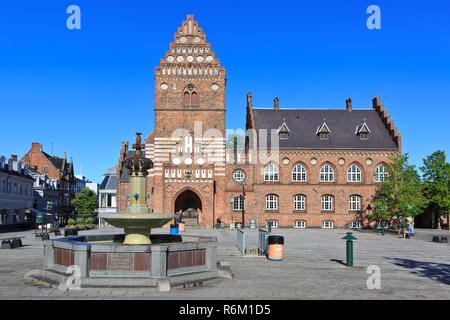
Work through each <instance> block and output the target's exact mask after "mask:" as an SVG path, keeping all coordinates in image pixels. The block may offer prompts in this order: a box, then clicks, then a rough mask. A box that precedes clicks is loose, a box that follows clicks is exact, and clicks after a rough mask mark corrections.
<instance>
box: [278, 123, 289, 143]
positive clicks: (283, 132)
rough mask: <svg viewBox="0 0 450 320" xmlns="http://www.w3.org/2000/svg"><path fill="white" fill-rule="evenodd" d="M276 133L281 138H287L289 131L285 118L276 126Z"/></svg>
mask: <svg viewBox="0 0 450 320" xmlns="http://www.w3.org/2000/svg"><path fill="white" fill-rule="evenodd" d="M277 133H278V135H279V136H280V139H281V140H287V139H288V138H289V135H290V133H291V131H290V130H289V128H288V126H287V124H286V119H283V123H282V124H281V126H280V127H279V128H278V130H277Z"/></svg>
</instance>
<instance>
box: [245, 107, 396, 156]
mask: <svg viewBox="0 0 450 320" xmlns="http://www.w3.org/2000/svg"><path fill="white" fill-rule="evenodd" d="M253 111H254V115H255V122H256V129H257V132H258V130H259V129H267V148H270V146H271V143H270V129H278V128H279V127H280V125H281V124H282V123H283V121H284V122H286V125H287V126H288V127H289V130H290V135H289V138H288V139H287V140H282V139H280V140H279V148H280V149H353V150H361V149H372V150H373V149H381V150H397V145H396V144H395V142H394V140H393V138H392V137H391V135H390V134H389V131H388V130H387V129H386V128H385V126H384V124H383V121H382V120H381V119H380V118H379V116H378V114H377V112H376V111H375V110H373V109H364V110H363V109H360V110H358V109H356V110H355V109H353V110H352V111H347V110H346V109H344V110H342V109H340V110H338V109H336V110H334V109H279V110H274V109H254V110H253ZM324 119H325V120H324ZM324 122H325V123H326V124H327V126H328V128H329V129H330V132H331V133H330V136H329V139H328V140H320V138H319V136H318V135H317V134H316V132H317V128H318V127H320V126H322V124H323V123H324ZM364 122H366V124H367V126H368V127H369V129H370V134H369V139H368V140H361V139H360V137H359V136H358V135H356V134H355V129H356V127H357V126H359V125H361V124H363V123H364ZM258 145H259V142H258Z"/></svg>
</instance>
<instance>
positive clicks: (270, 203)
mask: <svg viewBox="0 0 450 320" xmlns="http://www.w3.org/2000/svg"><path fill="white" fill-rule="evenodd" d="M266 210H278V196H277V195H275V194H269V195H267V196H266Z"/></svg>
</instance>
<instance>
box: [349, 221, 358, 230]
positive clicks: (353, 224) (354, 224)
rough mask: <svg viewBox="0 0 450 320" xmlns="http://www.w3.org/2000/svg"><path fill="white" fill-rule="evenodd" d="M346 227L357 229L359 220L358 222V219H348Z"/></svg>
mask: <svg viewBox="0 0 450 320" xmlns="http://www.w3.org/2000/svg"><path fill="white" fill-rule="evenodd" d="M348 227H349V228H350V229H358V228H361V222H359V221H350V223H349V225H348Z"/></svg>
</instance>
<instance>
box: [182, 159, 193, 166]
mask: <svg viewBox="0 0 450 320" xmlns="http://www.w3.org/2000/svg"><path fill="white" fill-rule="evenodd" d="M184 164H187V165H190V164H192V159H191V158H186V159H184Z"/></svg>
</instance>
